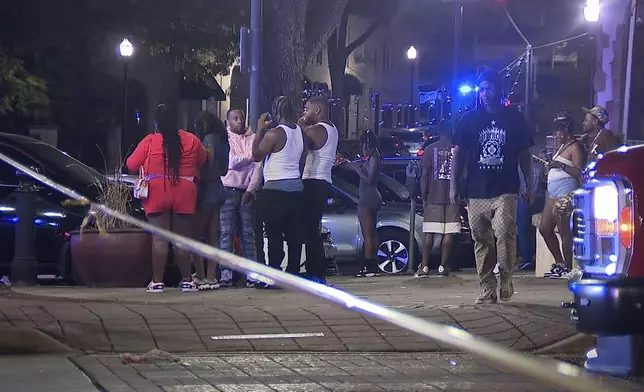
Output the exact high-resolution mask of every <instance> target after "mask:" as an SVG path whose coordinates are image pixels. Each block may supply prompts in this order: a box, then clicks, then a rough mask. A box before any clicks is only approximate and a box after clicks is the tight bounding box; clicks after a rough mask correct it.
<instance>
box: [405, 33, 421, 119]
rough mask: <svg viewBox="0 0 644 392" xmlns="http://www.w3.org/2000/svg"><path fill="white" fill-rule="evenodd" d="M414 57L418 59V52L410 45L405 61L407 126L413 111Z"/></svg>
mask: <svg viewBox="0 0 644 392" xmlns="http://www.w3.org/2000/svg"><path fill="white" fill-rule="evenodd" d="M416 57H418V51H417V50H416V48H415V47H414V46H413V45H412V46H410V47H409V49H407V60H409V65H410V67H409V116H408V119H409V121H408V125H409V126H411V125H412V124H411V122H412V119H413V115H412V112H413V110H414V71H415V68H414V65H415V62H416V61H415V60H416Z"/></svg>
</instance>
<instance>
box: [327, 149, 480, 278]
mask: <svg viewBox="0 0 644 392" xmlns="http://www.w3.org/2000/svg"><path fill="white" fill-rule="evenodd" d="M420 160H421V158H419V157H396V158H384V159H383V165H382V173H383V178H388V180H385V181H383V184H381V188H380V193H381V194H382V195H383V199H384V200H385V201H386V202H390V203H402V204H406V205H407V208H409V200H410V199H409V191H408V189H407V187H406V186H405V184H406V181H407V173H406V169H407V165H409V163H410V162H415V163H416V164H420ZM357 162H358V163H362V161H357ZM338 173H342V177H344V178H345V179H347V180H348V181H350V182H351V183H352V184H354V185H355V186H357V184H358V183H359V178H358V176H357V175H356V174H355V173H353V172H348V171H346V170H344V171H343V172H338ZM419 174H420V173H419ZM390 180H394V181H393V182H395V183H397V184H396V185H393V184H391V181H390ZM416 181H417V184H416V185H417V186H420V184H419V179H416ZM384 184H389V186H387V187H386V186H384ZM403 189H404V190H403ZM418 189H419V188H418ZM416 210H417V211H418V213H419V214H420V215H422V210H423V202H422V199H421V196H420V192H417V194H416ZM408 219H409V218H408ZM420 219H421V220H422V217H421V218H420ZM439 238H440V236H438V237H437V239H436V240H435V241H434V247H433V249H432V254H433V255H440V252H441V250H440V246H439V245H440V241H439V240H438V239H439ZM454 246H455V249H456V250H457V251H458V254H457V256H455V258H454V259H453V261H454V263H453V266H454V267H455V268H456V269H458V268H472V267H475V266H476V263H475V261H474V245H473V242H472V235H471V230H470V225H469V217H468V213H467V207H466V205H465V204H464V203H463V205H461V233H460V234H459V235H458V236H457V239H456V241H455V245H454Z"/></svg>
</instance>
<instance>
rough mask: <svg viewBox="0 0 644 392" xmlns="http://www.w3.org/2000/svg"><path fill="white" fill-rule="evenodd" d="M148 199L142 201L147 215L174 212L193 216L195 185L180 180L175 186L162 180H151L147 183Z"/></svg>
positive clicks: (191, 182) (182, 179)
mask: <svg viewBox="0 0 644 392" xmlns="http://www.w3.org/2000/svg"><path fill="white" fill-rule="evenodd" d="M148 192H149V194H148V198H147V199H145V200H143V201H142V204H143V209H144V210H145V213H146V215H147V214H157V213H160V212H174V213H177V214H194V213H195V209H196V205H197V184H195V183H194V182H193V181H190V180H187V179H185V178H180V179H179V182H178V183H177V184H176V185H174V186H173V185H172V184H171V183H170V181H167V180H166V179H164V178H153V179H151V180H150V181H148Z"/></svg>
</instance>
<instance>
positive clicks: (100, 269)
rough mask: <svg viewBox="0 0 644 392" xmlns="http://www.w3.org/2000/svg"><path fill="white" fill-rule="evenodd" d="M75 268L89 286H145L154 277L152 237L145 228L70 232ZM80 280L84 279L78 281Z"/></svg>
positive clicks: (76, 272) (79, 276) (80, 277)
mask: <svg viewBox="0 0 644 392" xmlns="http://www.w3.org/2000/svg"><path fill="white" fill-rule="evenodd" d="M70 234H71V238H70V247H71V255H72V264H73V266H72V268H73V269H74V271H75V274H76V276H77V277H78V278H79V279H80V280H81V281H82V283H83V284H84V285H86V286H101V287H145V286H146V285H147V284H148V283H149V282H150V280H151V279H152V236H151V235H150V234H148V233H147V232H146V231H144V230H138V229H126V230H113V231H109V232H108V234H106V235H104V236H100V235H99V233H98V231H97V230H85V231H84V232H83V235H82V238H81V236H80V232H79V231H73V232H71V233H70ZM78 283H80V282H78Z"/></svg>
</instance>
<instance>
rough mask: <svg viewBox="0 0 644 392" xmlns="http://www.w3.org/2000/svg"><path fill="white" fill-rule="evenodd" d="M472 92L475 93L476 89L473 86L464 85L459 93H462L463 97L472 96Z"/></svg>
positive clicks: (459, 89)
mask: <svg viewBox="0 0 644 392" xmlns="http://www.w3.org/2000/svg"><path fill="white" fill-rule="evenodd" d="M472 91H474V88H472V86H470V85H467V84H464V85H462V86H461V87H459V88H458V92H460V93H461V94H462V95H468V94H471V93H472Z"/></svg>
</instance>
